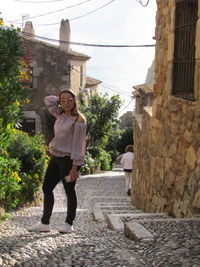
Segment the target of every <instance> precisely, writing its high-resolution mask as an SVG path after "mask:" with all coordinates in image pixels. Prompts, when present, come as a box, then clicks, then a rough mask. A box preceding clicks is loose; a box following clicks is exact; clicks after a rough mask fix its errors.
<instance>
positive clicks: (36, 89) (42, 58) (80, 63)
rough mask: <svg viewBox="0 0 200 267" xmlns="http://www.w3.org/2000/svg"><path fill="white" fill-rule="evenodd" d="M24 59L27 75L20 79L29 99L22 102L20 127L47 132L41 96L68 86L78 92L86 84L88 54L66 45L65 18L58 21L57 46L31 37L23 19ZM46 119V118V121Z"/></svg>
mask: <svg viewBox="0 0 200 267" xmlns="http://www.w3.org/2000/svg"><path fill="white" fill-rule="evenodd" d="M23 32H24V33H23V34H24V35H23V37H24V38H23V50H24V61H25V63H26V64H27V66H26V67H25V70H26V71H27V73H28V79H27V80H24V85H25V86H26V87H27V90H28V95H29V99H30V103H28V104H24V105H23V106H22V108H23V111H24V115H25V119H24V121H23V122H22V125H23V129H24V130H25V131H27V132H29V133H31V134H35V133H38V132H41V133H43V134H45V136H47V139H49V138H51V136H49V135H50V133H49V129H48V128H49V127H48V126H46V125H48V124H50V128H51V124H52V123H51V118H49V117H48V112H47V111H46V109H45V107H44V96H46V95H50V94H55V95H58V94H59V93H60V92H61V91H62V90H64V89H67V88H71V89H72V90H74V92H75V93H76V95H77V96H78V95H79V93H80V92H82V91H84V89H85V86H86V62H87V60H89V59H90V57H89V56H87V55H85V54H82V53H78V52H75V51H72V50H71V49H70V45H69V42H70V26H69V22H68V20H66V21H65V20H62V21H61V25H60V40H59V46H56V45H53V44H51V43H49V42H48V43H47V42H45V41H40V40H38V39H36V38H35V35H34V33H35V31H34V29H33V25H32V22H30V21H29V22H26V25H25V28H24V30H23ZM47 120H48V121H49V122H47Z"/></svg>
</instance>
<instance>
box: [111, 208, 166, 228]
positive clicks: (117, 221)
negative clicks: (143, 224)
mask: <svg viewBox="0 0 200 267" xmlns="http://www.w3.org/2000/svg"><path fill="white" fill-rule="evenodd" d="M166 216H167V215H166V214H165V213H139V212H138V213H121V214H116V213H115V214H107V216H106V218H107V224H108V228H110V229H113V230H118V231H124V224H125V222H124V220H123V219H124V218H128V219H129V220H131V221H132V220H134V221H136V220H140V221H143V220H144V219H145V218H148V217H151V219H153V218H156V217H160V218H162V217H163V218H165V217H166Z"/></svg>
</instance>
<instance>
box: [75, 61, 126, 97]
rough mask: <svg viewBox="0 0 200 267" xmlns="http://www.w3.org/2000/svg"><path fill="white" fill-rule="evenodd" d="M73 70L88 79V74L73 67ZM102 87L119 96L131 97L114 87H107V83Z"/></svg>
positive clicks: (102, 84)
mask: <svg viewBox="0 0 200 267" xmlns="http://www.w3.org/2000/svg"><path fill="white" fill-rule="evenodd" d="M71 68H72V69H73V70H75V71H77V72H78V73H80V74H81V75H85V76H86V77H87V74H86V73H84V72H80V71H79V70H77V69H76V68H74V67H73V66H72V67H71ZM100 86H103V87H105V88H107V89H109V90H111V91H113V92H116V93H118V94H121V95H125V96H131V95H129V94H128V93H127V92H122V91H119V89H116V88H115V87H113V86H106V84H105V83H101V84H100ZM110 87H112V88H110ZM113 88H114V89H113Z"/></svg>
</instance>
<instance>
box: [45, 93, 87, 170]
mask: <svg viewBox="0 0 200 267" xmlns="http://www.w3.org/2000/svg"><path fill="white" fill-rule="evenodd" d="M44 102H45V105H46V107H47V109H48V110H49V112H50V113H51V114H52V115H53V116H55V117H56V121H55V124H54V138H53V139H52V140H51V142H50V144H49V151H50V153H51V154H52V155H54V156H57V157H64V156H67V155H68V156H70V157H71V159H72V160H73V164H75V165H82V164H83V159H84V156H85V150H86V124H85V123H81V122H77V121H75V120H76V117H68V116H66V115H65V113H61V111H62V109H61V108H60V107H59V106H58V103H57V102H58V98H57V97H56V96H53V95H50V96H46V97H45V98H44Z"/></svg>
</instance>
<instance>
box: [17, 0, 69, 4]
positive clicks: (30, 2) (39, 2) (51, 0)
mask: <svg viewBox="0 0 200 267" xmlns="http://www.w3.org/2000/svg"><path fill="white" fill-rule="evenodd" d="M15 1H16V2H23V3H29V4H42V3H51V2H52V3H53V2H60V1H66V0H47V1H26V0H15Z"/></svg>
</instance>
